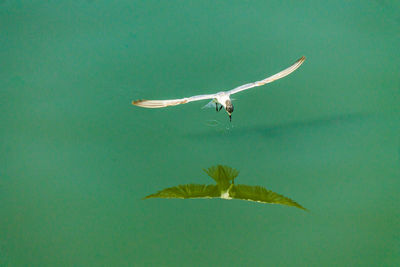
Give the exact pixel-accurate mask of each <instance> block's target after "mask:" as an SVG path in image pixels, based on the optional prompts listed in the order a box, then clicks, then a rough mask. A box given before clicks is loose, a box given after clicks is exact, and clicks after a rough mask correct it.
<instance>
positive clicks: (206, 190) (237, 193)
mask: <svg viewBox="0 0 400 267" xmlns="http://www.w3.org/2000/svg"><path fill="white" fill-rule="evenodd" d="M204 171H205V172H206V173H207V174H208V175H209V176H210V177H211V178H212V179H213V180H214V181H215V182H216V183H217V184H216V185H201V184H185V185H178V186H174V187H169V188H166V189H163V190H161V191H158V192H157V193H155V194H151V195H148V196H146V197H145V198H144V199H148V198H180V199H187V198H222V199H240V200H247V201H256V202H259V203H267V204H281V205H286V206H292V207H296V208H299V209H302V210H306V209H305V208H304V207H303V206H301V205H300V204H298V203H297V202H295V201H293V200H291V199H290V198H287V197H285V196H283V195H280V194H278V193H275V192H272V191H270V190H268V189H266V188H264V187H261V186H249V185H241V184H235V179H236V177H237V176H238V175H239V171H238V170H236V169H233V168H231V167H228V166H223V165H217V166H213V167H210V168H208V169H204Z"/></svg>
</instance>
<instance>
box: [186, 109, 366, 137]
mask: <svg viewBox="0 0 400 267" xmlns="http://www.w3.org/2000/svg"><path fill="white" fill-rule="evenodd" d="M372 117H373V114H371V113H367V112H359V113H350V114H341V115H334V116H329V117H324V118H316V119H312V120H305V121H293V122H287V123H281V124H272V125H271V124H268V125H262V124H260V125H255V126H250V127H245V126H243V127H233V128H232V129H228V130H227V129H225V128H220V129H215V128H207V129H206V130H204V131H199V132H192V133H188V134H186V135H185V137H187V138H201V139H203V138H224V137H226V136H229V137H231V138H240V137H244V136H245V137H248V136H249V135H257V136H261V137H264V138H274V137H278V136H282V135H285V134H290V133H293V132H296V131H301V130H305V129H323V128H329V127H335V126H337V127H343V126H344V125H355V124H358V123H361V122H365V121H367V120H368V119H371V118H372Z"/></svg>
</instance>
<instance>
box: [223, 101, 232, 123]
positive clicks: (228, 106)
mask: <svg viewBox="0 0 400 267" xmlns="http://www.w3.org/2000/svg"><path fill="white" fill-rule="evenodd" d="M225 110H226V112H227V113H228V115H229V120H230V121H232V112H233V105H232V102H231V101H230V100H226V102H225Z"/></svg>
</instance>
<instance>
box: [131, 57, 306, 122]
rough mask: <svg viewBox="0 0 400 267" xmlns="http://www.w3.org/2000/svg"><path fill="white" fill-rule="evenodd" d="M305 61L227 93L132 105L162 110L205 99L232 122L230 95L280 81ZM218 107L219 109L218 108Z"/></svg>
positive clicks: (142, 101) (301, 59) (134, 103)
mask: <svg viewBox="0 0 400 267" xmlns="http://www.w3.org/2000/svg"><path fill="white" fill-rule="evenodd" d="M305 60H306V58H305V57H304V56H302V57H301V58H300V59H298V60H297V61H296V62H295V63H294V64H293V65H292V66H290V67H288V68H287V69H284V70H282V71H281V72H278V73H276V74H274V75H272V76H270V77H268V78H265V79H263V80H261V81H257V82H253V83H247V84H244V85H241V86H239V87H236V88H234V89H232V90H229V91H222V92H219V93H216V94H208V95H196V96H191V97H185V98H180V99H170V100H143V99H139V100H134V101H132V104H133V105H135V106H138V107H143V108H164V107H168V106H176V105H179V104H186V103H189V102H193V101H199V100H205V99H212V101H211V102H210V103H215V109H216V110H217V111H220V110H221V109H222V107H224V109H225V110H226V112H227V113H228V115H229V120H230V121H232V113H233V110H234V108H233V104H232V101H231V95H233V94H236V93H238V92H241V91H244V90H247V89H250V88H253V87H256V86H262V85H264V84H267V83H271V82H273V81H276V80H278V79H281V78H283V77H285V76H287V75H289V74H290V73H292V72H293V71H295V70H297V69H298V68H299V67H300V66H301V64H303V62H304V61H305ZM218 105H220V106H219V108H218Z"/></svg>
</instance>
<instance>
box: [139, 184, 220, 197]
mask: <svg viewBox="0 0 400 267" xmlns="http://www.w3.org/2000/svg"><path fill="white" fill-rule="evenodd" d="M220 195H221V193H220V192H219V190H218V188H217V186H215V185H201V184H185V185H178V186H175V187H170V188H166V189H164V190H161V191H158V192H157V193H155V194H151V195H148V196H146V197H145V199H147V198H213V197H219V196H220Z"/></svg>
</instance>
